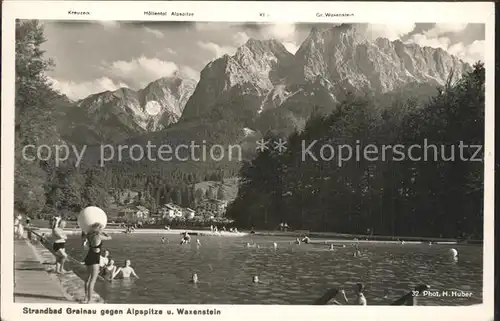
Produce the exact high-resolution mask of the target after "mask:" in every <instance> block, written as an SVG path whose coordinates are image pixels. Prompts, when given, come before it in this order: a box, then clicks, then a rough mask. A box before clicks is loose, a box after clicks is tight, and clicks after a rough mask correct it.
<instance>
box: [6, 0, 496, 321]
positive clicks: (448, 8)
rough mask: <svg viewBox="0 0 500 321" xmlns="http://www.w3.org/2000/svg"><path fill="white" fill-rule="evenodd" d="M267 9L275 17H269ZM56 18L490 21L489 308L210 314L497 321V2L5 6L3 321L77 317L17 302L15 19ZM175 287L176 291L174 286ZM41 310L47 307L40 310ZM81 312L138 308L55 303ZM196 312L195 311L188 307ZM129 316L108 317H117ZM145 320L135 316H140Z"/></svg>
mask: <svg viewBox="0 0 500 321" xmlns="http://www.w3.org/2000/svg"><path fill="white" fill-rule="evenodd" d="M68 10H74V11H89V12H90V13H91V15H90V16H69V15H68ZM146 10H150V11H177V12H185V11H188V12H194V17H170V16H169V17H162V16H145V15H144V14H143V12H144V11H146ZM261 12H264V13H266V14H268V15H269V16H268V17H261V16H259V13H261ZM317 12H335V13H353V14H354V16H353V17H338V18H328V19H324V18H323V19H319V18H316V13H317ZM16 18H20V19H52V20H171V21H176V20H182V21H232V22H237V21H240V22H242V21H245V22H277V21H281V22H330V23H336V22H372V23H384V24H397V23H407V22H408V21H411V22H431V23H437V22H448V23H457V22H458V23H459V22H465V23H485V24H486V38H485V39H486V55H485V67H486V85H487V86H486V87H487V88H486V116H485V133H486V137H485V150H486V155H485V173H484V183H485V187H484V191H485V198H484V226H485V229H484V255H483V257H484V262H483V263H484V269H483V284H484V287H483V300H484V301H483V304H481V305H477V306H469V307H422V306H420V307H405V306H394V307H382V306H368V307H365V308H359V307H352V306H351V307H350V306H342V307H338V306H267V305H257V306H249V305H240V306H236V305H228V306H224V305H214V306H192V307H193V308H207V307H216V308H218V309H220V310H222V315H221V316H212V317H210V316H206V317H205V318H217V319H227V320H234V319H236V318H238V319H243V320H252V321H254V320H255V319H256V318H257V319H264V320H267V319H273V320H274V319H282V320H287V321H289V320H296V319H297V320H299V319H300V320H305V319H306V320H307V319H309V318H312V319H314V320H321V319H325V320H326V319H329V320H332V319H336V320H341V319H346V320H356V321H357V320H384V321H391V320H394V321H400V320H419V321H420V320H423V319H427V320H453V321H459V320H464V321H470V320H493V307H494V304H493V297H494V294H493V290H494V281H493V280H494V279H493V277H494V270H493V262H494V248H493V247H494V189H493V186H494V146H495V144H494V119H495V117H494V112H495V110H494V88H495V85H494V68H495V65H494V21H495V20H494V4H493V3H487V2H470V3H403V2H378V3H376V2H367V3H363V2H260V1H259V2H236V1H235V2H174V1H166V2H158V1H157V2H145V1H137V2H118V1H116V2H115V1H104V2H97V1H96V2H89V1H77V2H72V1H16V2H15V1H5V2H3V10H2V67H3V68H2V69H3V72H2V114H1V116H2V126H1V131H2V149H1V152H2V156H1V157H2V166H1V177H2V185H1V190H2V194H1V195H2V202H1V206H2V207H1V213H2V218H1V220H2V221H1V222H2V224H1V229H2V230H1V244H2V251H1V258H2V261H1V262H2V265H1V282H0V284H1V303H2V304H1V317H2V320H6V321H12V320H35V319H40V320H49V319H51V320H55V319H61V320H63V319H66V318H68V317H71V318H72V319H74V320H75V321H76V320H84V319H87V318H88V317H86V316H77V315H71V316H68V315H64V314H63V315H62V316H59V315H44V316H42V315H40V316H35V315H23V314H22V307H24V306H30V307H36V306H37V305H35V304H30V305H27V304H14V303H12V302H13V280H12V278H13V260H12V256H13V242H12V239H13V229H12V216H11V214H9V213H12V211H13V203H12V201H13V181H14V163H13V157H12V151H13V146H14V126H13V124H14V112H13V106H14V81H15V75H14V72H13V68H14V66H15V63H14V62H15V57H14V35H15V31H14V28H15V19H16ZM167 290H168V289H167ZM38 306H39V307H41V306H44V305H38ZM54 306H61V307H64V308H65V307H69V306H72V307H73V308H95V309H98V310H100V309H114V308H118V309H119V308H125V307H127V308H128V307H132V306H122V305H116V304H112V305H111V304H107V305H89V306H86V305H67V304H63V305H54ZM135 307H136V308H164V309H175V308H177V307H180V306H178V305H176V306H160V305H137V306H135ZM183 307H185V308H188V307H189V306H183ZM117 317H119V318H121V319H122V318H123V317H124V316H114V317H100V316H99V318H101V319H113V318H114V319H116V318H117ZM137 318H140V317H135V318H134V319H137ZM148 318H150V319H156V320H162V319H165V318H168V319H172V320H173V319H183V320H190V319H200V316H188V317H187V316H180V317H179V316H165V315H164V316H148Z"/></svg>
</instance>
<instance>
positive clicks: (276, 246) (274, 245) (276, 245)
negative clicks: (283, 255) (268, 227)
mask: <svg viewBox="0 0 500 321" xmlns="http://www.w3.org/2000/svg"><path fill="white" fill-rule="evenodd" d="M273 247H274V249H275V250H276V249H277V248H278V243H276V242H274V243H273Z"/></svg>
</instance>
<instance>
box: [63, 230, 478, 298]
mask: <svg viewBox="0 0 500 321" xmlns="http://www.w3.org/2000/svg"><path fill="white" fill-rule="evenodd" d="M165 238H166V239H167V240H166V242H165V243H161V242H160V237H159V236H155V235H139V234H137V235H123V236H122V235H116V236H115V237H114V238H113V240H111V241H108V242H105V248H106V249H109V250H110V252H111V256H112V257H113V259H114V260H115V261H117V262H121V261H123V260H126V259H130V260H132V266H133V267H134V269H135V271H136V273H137V274H138V275H139V276H140V277H141V278H140V279H138V280H136V279H134V278H131V279H128V280H113V281H112V282H101V281H99V282H98V284H97V285H96V290H97V291H98V292H99V293H100V294H101V296H102V297H103V298H104V299H105V300H106V301H107V302H110V303H137V304H141V303H153V304H154V303H156V304H176V303H177V304H179V303H184V304H209V303H215V304H311V303H312V302H313V301H314V300H315V299H317V298H318V297H320V296H321V295H322V294H323V293H324V292H325V291H326V290H327V289H329V288H332V287H342V288H344V289H346V292H348V291H350V289H352V286H353V285H354V284H355V283H357V282H362V283H364V284H365V287H366V293H365V295H366V297H367V300H368V303H369V304H370V305H372V304H388V303H391V302H392V300H395V299H397V298H398V297H399V296H401V295H403V294H405V293H407V292H408V291H409V289H410V288H412V287H413V286H415V285H416V284H421V283H426V284H430V285H431V286H432V288H433V289H435V290H451V289H458V290H463V291H473V293H474V295H473V297H472V298H422V299H421V300H419V304H422V305H462V304H473V303H481V301H482V296H481V295H482V251H480V250H479V249H480V248H479V247H473V246H463V247H460V248H459V249H458V250H459V252H460V260H459V261H458V262H452V261H450V260H449V258H448V257H447V250H448V249H449V247H446V246H439V245H433V246H428V245H426V244H424V245H414V244H405V245H404V246H403V245H400V244H363V245H360V251H361V256H359V257H353V252H354V248H353V247H352V246H351V245H348V246H346V247H345V248H342V247H335V249H334V250H333V251H332V250H330V249H329V247H328V245H323V244H320V245H307V244H301V245H297V244H294V243H293V240H291V239H281V238H274V239H273V238H264V237H255V236H254V237H253V238H252V239H250V238H234V239H233V238H223V237H220V238H218V237H200V241H201V243H202V244H203V246H201V247H197V246H196V243H195V242H193V244H189V245H182V246H181V245H179V244H178V238H179V237H178V236H175V235H170V236H168V235H166V236H165ZM247 242H249V243H251V244H255V243H257V244H259V245H260V248H257V247H255V248H247V247H246V243H247ZM274 242H276V243H277V244H278V247H277V248H276V249H275V248H274ZM290 242H292V243H290ZM71 246H74V247H75V248H73V249H72V248H71ZM67 247H68V251H69V252H70V254H71V255H74V254H77V255H78V254H81V248H80V247H79V246H78V241H77V240H68V246H67ZM194 273H196V274H198V277H199V283H197V284H192V283H189V280H191V277H192V275H193V274H194ZM253 276H258V277H259V280H260V281H261V282H259V283H253V282H252V277H253Z"/></svg>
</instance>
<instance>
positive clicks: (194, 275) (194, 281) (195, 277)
mask: <svg viewBox="0 0 500 321" xmlns="http://www.w3.org/2000/svg"><path fill="white" fill-rule="evenodd" d="M189 282H190V283H193V284H196V283H198V274H196V273H194V274H193V276H192V277H191V280H190V281H189Z"/></svg>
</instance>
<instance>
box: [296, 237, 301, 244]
mask: <svg viewBox="0 0 500 321" xmlns="http://www.w3.org/2000/svg"><path fill="white" fill-rule="evenodd" d="M295 244H298V245H300V239H299V238H298V237H297V238H296V239H295Z"/></svg>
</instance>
